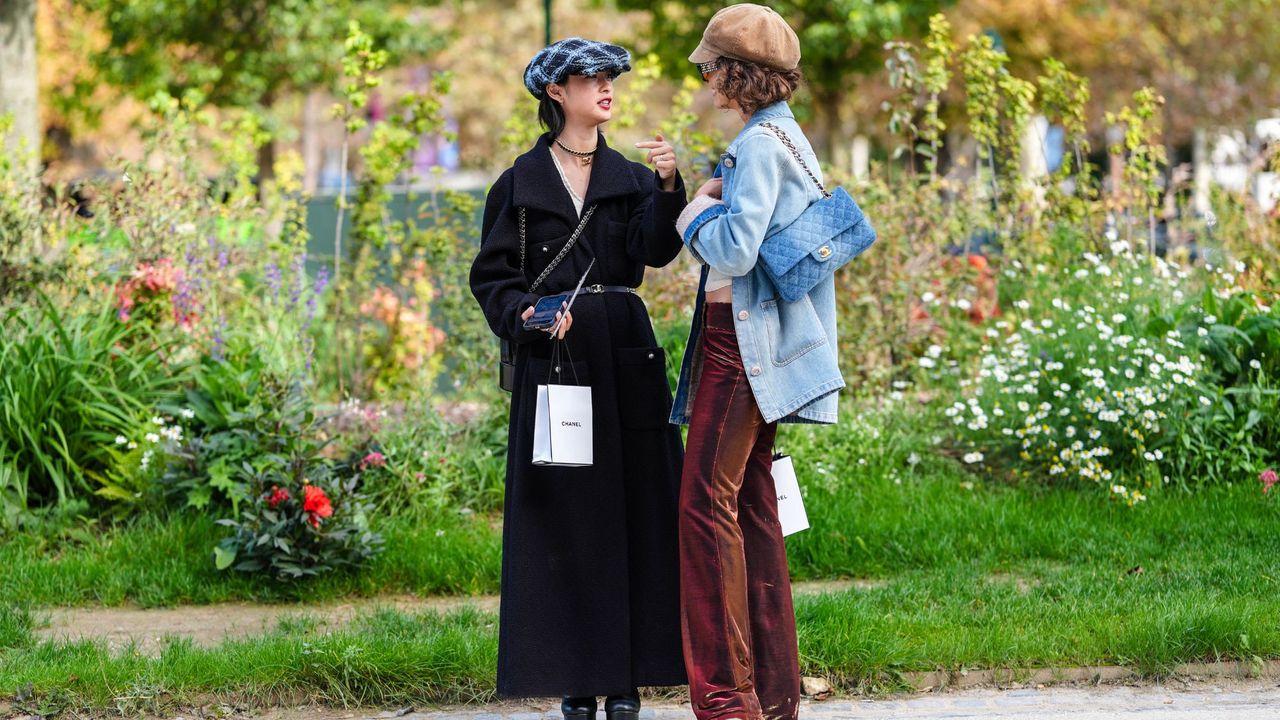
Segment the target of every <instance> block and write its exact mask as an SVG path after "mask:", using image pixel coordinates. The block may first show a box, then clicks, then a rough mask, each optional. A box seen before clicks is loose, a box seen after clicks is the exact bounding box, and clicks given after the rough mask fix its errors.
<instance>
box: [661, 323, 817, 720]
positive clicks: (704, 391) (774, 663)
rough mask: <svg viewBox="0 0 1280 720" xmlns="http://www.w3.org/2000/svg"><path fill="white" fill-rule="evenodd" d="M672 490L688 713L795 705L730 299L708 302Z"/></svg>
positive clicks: (760, 437) (795, 661) (791, 639)
mask: <svg viewBox="0 0 1280 720" xmlns="http://www.w3.org/2000/svg"><path fill="white" fill-rule="evenodd" d="M705 317H706V326H705V329H704V331H703V338H704V340H703V354H704V356H703V362H702V372H701V375H700V377H699V379H698V385H697V390H696V393H695V396H694V400H693V413H692V417H691V419H690V423H689V439H688V443H687V445H686V448H685V462H684V477H683V481H682V485H681V490H680V583H681V589H680V592H681V597H680V612H681V621H682V624H683V629H684V658H685V666H686V668H687V670H688V673H689V694H690V697H691V699H692V702H693V712H694V715H696V716H697V718H698V719H699V720H707V719H708V718H741V719H743V720H759V719H760V718H769V719H773V718H786V719H788V720H789V719H791V718H795V717H796V710H797V703H798V701H799V699H800V663H799V657H798V655H799V652H798V649H797V645H796V619H795V609H794V608H793V606H792V603H791V580H790V577H789V575H788V571H787V552H786V547H785V546H784V545H783V541H782V527H781V526H780V525H779V524H778V499H777V494H776V493H775V492H774V486H773V478H772V476H771V475H770V471H771V469H772V465H773V455H772V453H773V439H774V435H775V434H776V433H777V429H778V426H777V423H766V422H765V421H764V417H763V416H761V414H760V410H759V408H758V407H757V406H756V402H755V397H754V396H753V395H752V392H751V388H750V386H749V385H748V384H747V376H746V372H745V371H744V370H743V367H742V359H741V356H740V354H739V351H738V340H737V335H736V333H735V331H734V320H733V306H732V305H731V304H730V303H708V304H707V305H706V314H705Z"/></svg>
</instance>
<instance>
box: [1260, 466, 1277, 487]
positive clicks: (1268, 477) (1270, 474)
mask: <svg viewBox="0 0 1280 720" xmlns="http://www.w3.org/2000/svg"><path fill="white" fill-rule="evenodd" d="M1258 480H1259V481H1261V482H1262V492H1264V493H1269V492H1271V486H1272V485H1275V484H1276V481H1277V480H1280V477H1277V476H1276V471H1275V470H1272V469H1270V468H1267V469H1266V470H1263V471H1262V473H1261V474H1260V475H1258Z"/></svg>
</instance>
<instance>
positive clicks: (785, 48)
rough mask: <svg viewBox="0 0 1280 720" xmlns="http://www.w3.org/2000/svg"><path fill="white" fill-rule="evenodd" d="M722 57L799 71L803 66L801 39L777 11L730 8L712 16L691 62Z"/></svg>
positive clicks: (747, 5) (742, 5) (751, 6)
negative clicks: (798, 68)
mask: <svg viewBox="0 0 1280 720" xmlns="http://www.w3.org/2000/svg"><path fill="white" fill-rule="evenodd" d="M721 57H728V58H733V59H735V60H746V61H747V62H753V63H755V64H757V65H763V66H764V67H767V68H773V69H774V70H795V69H796V68H797V67H798V66H799V65H800V38H798V37H796V31H795V30H792V29H791V26H790V25H788V24H787V21H786V20H783V19H782V16H781V15H779V14H778V13H777V12H776V11H775V10H774V9H773V8H770V7H765V6H763V5H754V4H752V3H739V4H737V5H730V6H729V7H727V8H725V9H723V10H721V11H720V12H718V13H716V14H715V15H714V16H712V18H711V22H708V23H707V29H706V30H704V31H702V42H700V43H698V49H696V50H694V51H693V54H692V55H690V56H689V61H690V62H694V63H706V62H711V61H713V60H716V59H717V58H721Z"/></svg>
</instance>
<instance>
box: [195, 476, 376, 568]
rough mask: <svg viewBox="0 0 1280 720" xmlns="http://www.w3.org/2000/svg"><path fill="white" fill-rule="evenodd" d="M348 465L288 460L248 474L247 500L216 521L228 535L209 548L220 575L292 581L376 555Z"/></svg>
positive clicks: (357, 479) (366, 513)
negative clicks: (241, 507) (252, 575)
mask: <svg viewBox="0 0 1280 720" xmlns="http://www.w3.org/2000/svg"><path fill="white" fill-rule="evenodd" d="M359 482H360V477H359V475H358V474H355V473H353V472H352V471H351V468H350V467H349V466H346V465H344V464H340V463H329V462H315V463H305V462H295V463H292V464H290V465H288V466H283V467H281V466H275V467H267V468H264V469H262V470H261V471H258V472H256V473H254V474H253V477H252V484H253V488H254V494H253V500H252V503H251V504H250V505H249V507H247V508H246V509H245V510H244V511H243V512H242V513H240V515H239V517H237V518H235V519H223V520H219V521H218V523H219V524H221V525H225V526H227V527H229V528H231V529H232V530H233V534H232V535H231V536H230V537H228V538H226V539H225V540H223V541H222V542H220V543H219V544H218V546H217V548H215V549H214V562H215V565H216V566H217V568H218V569H219V570H226V569H228V568H232V569H235V570H237V571H240V572H251V573H262V574H266V575H269V576H271V577H274V578H276V579H278V580H297V579H300V578H304V577H310V576H314V575H319V574H321V573H325V572H332V571H334V570H336V569H338V568H344V567H346V568H349V567H356V566H359V565H360V564H362V563H364V562H365V561H367V560H368V559H369V558H371V557H373V556H374V555H375V554H376V553H378V552H379V550H380V549H381V545H382V536H381V535H379V534H377V533H375V532H373V531H371V530H370V529H369V505H368V504H367V503H365V502H364V500H363V498H362V497H361V496H360V495H359V494H358V493H357V492H356V487H357V486H358V484H359Z"/></svg>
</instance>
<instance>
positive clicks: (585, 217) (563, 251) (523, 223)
mask: <svg viewBox="0 0 1280 720" xmlns="http://www.w3.org/2000/svg"><path fill="white" fill-rule="evenodd" d="M595 211H596V206H595V205H592V206H591V207H589V208H587V211H586V212H584V213H582V219H581V220H579V221H578V227H576V228H574V230H573V234H572V235H570V236H569V242H567V243H565V244H564V247H562V248H560V252H558V253H556V256H555V258H553V259H552V260H551V264H550V265H548V266H547V269H546V270H543V271H542V274H541V275H539V276H538V279H537V280H534V281H533V284H532V285H530V286H529V292H536V291H537V289H538V286H539V285H541V284H542V281H543V280H546V279H547V276H548V275H550V274H551V271H552V270H555V269H556V266H557V265H559V264H560V261H561V260H563V259H564V256H565V255H568V254H569V251H570V250H572V249H573V246H574V245H576V244H577V243H578V238H579V237H580V236H581V235H582V231H583V230H585V229H586V227H587V222H588V221H590V220H591V215H592V214H593V213H595ZM527 234H528V229H527V220H526V219H525V209H524V208H523V207H522V208H520V272H521V273H523V272H524V259H525V249H524V246H525V244H526V243H527V242H528V240H527V239H526V237H527Z"/></svg>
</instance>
